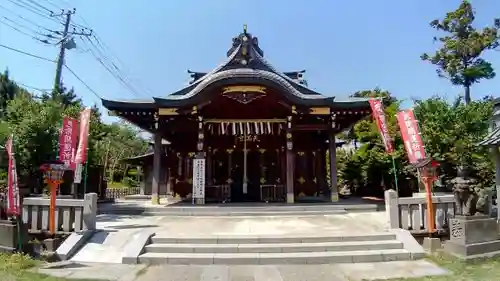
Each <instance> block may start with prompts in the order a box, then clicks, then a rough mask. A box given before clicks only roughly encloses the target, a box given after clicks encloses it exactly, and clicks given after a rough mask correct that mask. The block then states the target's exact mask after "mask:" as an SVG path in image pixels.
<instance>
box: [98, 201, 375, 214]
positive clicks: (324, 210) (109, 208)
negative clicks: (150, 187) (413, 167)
mask: <svg viewBox="0 0 500 281" xmlns="http://www.w3.org/2000/svg"><path fill="white" fill-rule="evenodd" d="M380 209H381V206H379V205H376V204H265V203H230V204H219V205H215V204H214V205H208V204H207V205H202V206H200V205H195V206H193V205H190V204H178V205H177V204H176V205H170V206H152V205H145V204H130V203H127V204H112V205H106V206H99V209H98V212H99V214H117V215H145V216H182V217H184V216H318V215H338V214H346V213H347V212H373V211H377V210H380Z"/></svg>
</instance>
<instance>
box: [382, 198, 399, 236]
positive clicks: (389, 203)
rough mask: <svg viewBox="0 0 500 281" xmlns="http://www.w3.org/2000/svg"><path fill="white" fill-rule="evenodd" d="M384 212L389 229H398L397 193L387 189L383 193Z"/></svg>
mask: <svg viewBox="0 0 500 281" xmlns="http://www.w3.org/2000/svg"><path fill="white" fill-rule="evenodd" d="M384 197H385V212H386V214H387V219H388V220H389V228H390V229H397V228H400V227H401V226H400V224H399V204H398V193H397V192H396V191H395V190H392V189H389V190H386V191H385V194H384Z"/></svg>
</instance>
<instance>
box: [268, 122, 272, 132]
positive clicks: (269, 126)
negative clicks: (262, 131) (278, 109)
mask: <svg viewBox="0 0 500 281" xmlns="http://www.w3.org/2000/svg"><path fill="white" fill-rule="evenodd" d="M267 133H268V134H271V133H272V132H271V122H267Z"/></svg>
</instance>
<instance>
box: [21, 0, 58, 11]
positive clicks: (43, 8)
mask: <svg viewBox="0 0 500 281" xmlns="http://www.w3.org/2000/svg"><path fill="white" fill-rule="evenodd" d="M26 1H28V2H30V3H32V4H33V5H35V6H37V7H39V8H41V9H42V10H45V11H47V12H49V13H52V11H51V10H50V9H48V8H46V7H44V6H43V5H42V4H40V3H37V2H35V1H33V0H26Z"/></svg>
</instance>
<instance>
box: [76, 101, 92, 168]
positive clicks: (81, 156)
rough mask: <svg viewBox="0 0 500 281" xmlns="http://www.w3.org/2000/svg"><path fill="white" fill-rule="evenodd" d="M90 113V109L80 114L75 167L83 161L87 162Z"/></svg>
mask: <svg viewBox="0 0 500 281" xmlns="http://www.w3.org/2000/svg"><path fill="white" fill-rule="evenodd" d="M90 113H91V112H90V108H86V109H84V110H83V111H82V112H81V113H80V137H79V141H78V148H77V150H76V156H75V164H76V165H78V164H82V163H85V161H86V160H87V142H88V137H89V127H90Z"/></svg>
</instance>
